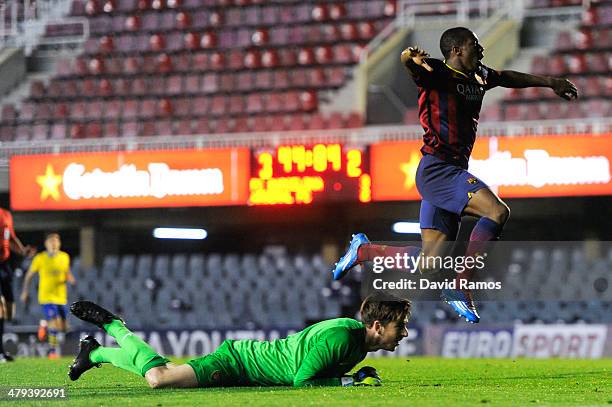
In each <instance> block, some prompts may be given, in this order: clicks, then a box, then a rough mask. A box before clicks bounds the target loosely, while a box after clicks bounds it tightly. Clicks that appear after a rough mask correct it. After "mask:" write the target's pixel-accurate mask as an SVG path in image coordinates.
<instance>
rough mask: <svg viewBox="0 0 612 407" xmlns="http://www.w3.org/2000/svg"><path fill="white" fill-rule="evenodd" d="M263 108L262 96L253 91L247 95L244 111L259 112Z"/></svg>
mask: <svg viewBox="0 0 612 407" xmlns="http://www.w3.org/2000/svg"><path fill="white" fill-rule="evenodd" d="M263 110H264V101H263V97H262V96H261V94H259V93H253V94H250V95H248V96H247V105H246V111H247V112H249V113H260V112H262V111H263Z"/></svg>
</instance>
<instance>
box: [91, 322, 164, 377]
mask: <svg viewBox="0 0 612 407" xmlns="http://www.w3.org/2000/svg"><path fill="white" fill-rule="evenodd" d="M104 330H105V331H106V332H107V333H108V334H109V335H110V336H112V337H113V338H115V340H116V341H117V343H118V344H119V346H120V347H121V349H120V350H121V352H120V353H119V352H110V353H106V357H108V362H110V363H112V364H113V365H115V366H117V367H119V368H122V369H125V370H128V371H130V372H134V373H137V374H140V375H141V376H144V375H145V373H146V372H147V371H148V370H149V369H151V368H153V367H156V366H163V365H165V364H166V363H168V362H169V360H168V359H166V358H165V357H163V356H161V355H159V354H158V353H157V352H155V350H154V349H153V348H152V347H151V346H150V345H149V344H148V343H146V342H145V341H143V340H142V339H140V337H139V336H138V335H134V334H133V333H132V332H131V331H130V330H129V329H127V328H126V327H125V325H123V322H121V321H119V320H118V319H114V320H113V321H112V322H111V323H109V324H106V325H104ZM106 349H108V348H106ZM96 351H97V349H96V350H95V351H93V352H92V356H90V359H91V361H92V362H94V363H100V362H95V361H94V358H93V355H94V354H95V353H96ZM101 353H102V354H105V351H101ZM97 357H102V356H100V355H98V354H96V358H97ZM115 359H117V360H116V362H117V363H115ZM105 360H106V359H105ZM102 362H103V361H102Z"/></svg>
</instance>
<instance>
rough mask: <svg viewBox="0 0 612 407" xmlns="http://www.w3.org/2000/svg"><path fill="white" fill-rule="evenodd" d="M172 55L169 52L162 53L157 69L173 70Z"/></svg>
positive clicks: (162, 70)
mask: <svg viewBox="0 0 612 407" xmlns="http://www.w3.org/2000/svg"><path fill="white" fill-rule="evenodd" d="M173 69H174V68H173V66H172V57H170V55H168V54H165V53H164V54H161V55H159V56H158V57H157V71H158V72H160V73H168V72H172V70H173Z"/></svg>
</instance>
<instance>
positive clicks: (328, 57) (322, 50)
mask: <svg viewBox="0 0 612 407" xmlns="http://www.w3.org/2000/svg"><path fill="white" fill-rule="evenodd" d="M332 57H333V54H332V50H331V47H329V46H323V47H317V48H316V49H315V59H316V61H317V63H319V64H321V65H326V64H329V63H330V62H331V61H332Z"/></svg>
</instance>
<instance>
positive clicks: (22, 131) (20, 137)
mask: <svg viewBox="0 0 612 407" xmlns="http://www.w3.org/2000/svg"><path fill="white" fill-rule="evenodd" d="M31 134H32V126H30V125H29V124H22V125H19V126H17V128H16V129H15V141H27V140H30V137H31Z"/></svg>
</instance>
